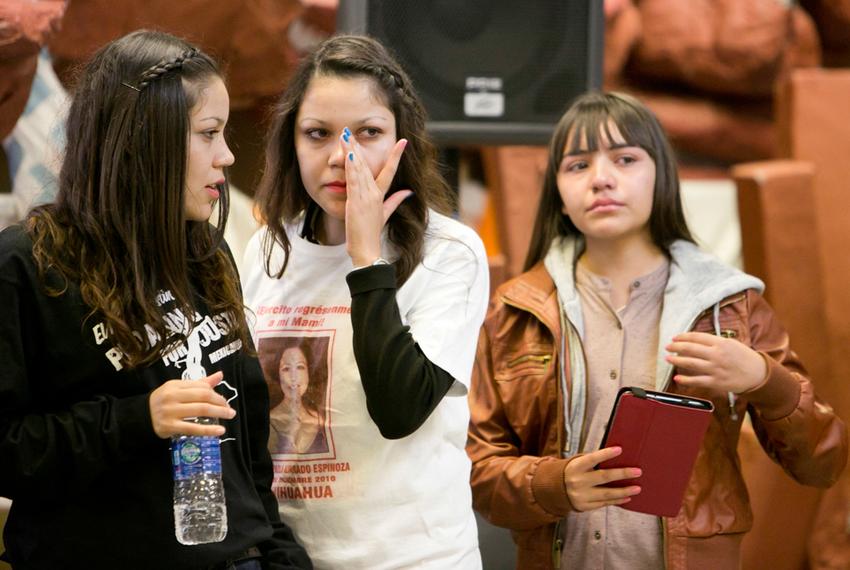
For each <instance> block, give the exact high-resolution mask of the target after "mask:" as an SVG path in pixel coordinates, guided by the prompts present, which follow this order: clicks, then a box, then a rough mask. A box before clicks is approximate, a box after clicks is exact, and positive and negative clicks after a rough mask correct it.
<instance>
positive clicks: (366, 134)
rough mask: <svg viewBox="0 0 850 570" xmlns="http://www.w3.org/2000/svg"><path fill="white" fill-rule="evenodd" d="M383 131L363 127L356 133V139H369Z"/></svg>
mask: <svg viewBox="0 0 850 570" xmlns="http://www.w3.org/2000/svg"><path fill="white" fill-rule="evenodd" d="M382 132H383V131H382V130H381V129H378V128H376V127H363V128H362V129H360V130H359V131H357V138H358V139H360V138H365V139H371V138H375V137H377V136H379V135H380V134H381V133H382Z"/></svg>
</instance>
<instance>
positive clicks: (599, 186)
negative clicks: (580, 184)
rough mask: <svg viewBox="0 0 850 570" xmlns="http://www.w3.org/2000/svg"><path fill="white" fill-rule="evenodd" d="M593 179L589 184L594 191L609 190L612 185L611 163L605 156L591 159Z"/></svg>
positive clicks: (613, 182) (613, 181) (613, 183)
mask: <svg viewBox="0 0 850 570" xmlns="http://www.w3.org/2000/svg"><path fill="white" fill-rule="evenodd" d="M592 173H593V179H592V180H591V185H592V187H593V190H594V192H600V191H602V190H609V189H611V188H613V187H614V185H615V180H614V173H613V164H611V161H610V160H608V158H607V157H604V156H602V157H598V158H597V159H596V160H594V161H593V170H592Z"/></svg>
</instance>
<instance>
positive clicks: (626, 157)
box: [617, 154, 637, 166]
mask: <svg viewBox="0 0 850 570" xmlns="http://www.w3.org/2000/svg"><path fill="white" fill-rule="evenodd" d="M635 162H637V157H635V156H632V155H630V154H623V155H620V156H618V157H617V163H618V164H622V165H624V166H628V165H629V164H632V163H635Z"/></svg>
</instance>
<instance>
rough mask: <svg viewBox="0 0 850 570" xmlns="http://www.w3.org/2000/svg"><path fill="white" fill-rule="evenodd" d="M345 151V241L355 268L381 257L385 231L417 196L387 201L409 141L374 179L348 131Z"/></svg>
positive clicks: (401, 192)
mask: <svg viewBox="0 0 850 570" xmlns="http://www.w3.org/2000/svg"><path fill="white" fill-rule="evenodd" d="M341 140H342V147H343V149H344V150H345V184H346V191H347V193H348V195H347V199H346V203H345V238H346V239H345V241H346V249H347V251H348V255H349V256H350V257H351V261H352V262H353V263H354V266H355V267H362V266H365V265H369V264H370V263H372V262H373V261H375V260H376V259H377V258H379V257H381V231H382V230H383V228H384V224H386V222H387V220H388V219H389V218H390V216H391V215H392V213H393V212H395V210H396V208H398V206H399V204H401V203H402V202H403V201H404V200H405V198H407V197H408V196H410V195H411V194H413V192H412V191H410V190H399V191H397V192H395V193H393V194H392V195H391V196H390V197H388V198H386V199H384V197H385V196H386V194H387V191H388V190H389V189H390V184H392V181H393V177H395V173H396V171H397V170H398V164H399V161H400V160H401V155H402V153H403V152H404V148H405V146H407V140H405V139H401V140H399V141H398V142H396V144H395V146H393V148H392V150H391V151H390V153H389V156H387V160H386V162H385V163H384V166H383V168H381V171H380V172H379V173H378V175H377V176H373V175H372V172H371V170H370V169H369V165H368V164H366V162H365V161H364V160H363V158H362V153H361V150H362V149H361V147H360V145H359V144H358V143H357V140H356V139H355V138H354V137H353V136H352V135H351V133H350V131H348V129H346V130H345V131H343V134H342V136H341Z"/></svg>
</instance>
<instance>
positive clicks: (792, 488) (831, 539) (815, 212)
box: [732, 69, 850, 569]
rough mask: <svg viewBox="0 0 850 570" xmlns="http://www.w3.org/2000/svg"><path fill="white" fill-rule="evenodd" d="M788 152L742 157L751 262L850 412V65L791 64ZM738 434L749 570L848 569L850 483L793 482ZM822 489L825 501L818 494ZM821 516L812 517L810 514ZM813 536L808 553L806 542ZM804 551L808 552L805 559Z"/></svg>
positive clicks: (781, 101)
mask: <svg viewBox="0 0 850 570" xmlns="http://www.w3.org/2000/svg"><path fill="white" fill-rule="evenodd" d="M776 101H777V121H776V124H777V134H778V140H779V144H780V152H781V154H782V156H784V157H786V159H790V160H773V161H766V162H762V163H753V164H746V165H739V166H737V167H735V168H734V169H733V171H732V173H733V176H734V177H735V180H736V182H737V185H738V190H739V208H740V217H741V231H742V243H743V248H744V265H745V269H747V270H748V271H750V272H752V273H755V274H756V275H759V276H760V277H762V278H763V279H764V280H765V282H766V284H767V299H768V301H769V302H771V303H772V304H773V305H774V307H775V308H776V311H777V313H778V315H779V317H780V319H781V320H782V321H783V323H784V324H785V325H786V327H787V328H788V330H789V332H790V334H791V337H792V340H793V343H794V346H795V347H796V349H797V351H798V352H799V354H800V356H801V357H802V358H803V361H804V362H805V363H806V365H807V367H808V369H809V371H810V372H811V376H812V379H813V381H814V383H815V386H816V389H817V391H818V394H819V395H820V396H821V397H822V398H823V399H825V400H826V401H827V402H828V403H829V404H831V405H832V406H833V407H834V408H835V409H836V410H837V412H838V413H839V415H840V416H841V417H842V418H843V419H845V421H846V420H847V419H848V418H850V390H848V388H847V386H846V380H845V379H846V378H847V377H848V372H850V360H848V358H847V356H846V352H847V349H848V347H850V295H848V294H847V291H848V289H850V251H848V248H850V192H848V190H850V105H848V101H850V70H848V69H802V70H797V71H794V72H793V73H792V74H790V75H789V77H788V78H787V80H786V81H784V82H782V83H781V84H780V87H779V89H778V91H777V97H776ZM752 444H753V441H752V435H751V434H750V435H748V434H746V433H745V434H742V440H741V446H740V450H741V455H742V464H743V467H744V470H745V471H746V473H747V480H748V482H749V487H750V491H751V493H752V495H753V506H754V510H755V516H756V523H755V527H754V529H753V532H752V533H751V534H750V535H749V536H748V537H747V539H745V542H744V549H745V552H744V561H745V568H789V569H801V568H812V569H825V568H847V567H850V535H848V533H847V517H848V506H850V505H848V494H850V493H848V487H850V481H848V476H847V471H845V474H844V477H843V478H842V481H841V482H840V483H839V484H838V485H836V486H835V487H833V488H832V489H830V490H829V491H826V492H825V493H819V492H818V490H816V489H807V488H803V487H801V486H799V485H796V484H794V483H793V482H792V481H791V480H790V479H789V478H788V477H787V476H784V475H781V474H780V472H779V471H778V469H777V468H775V467H774V466H773V465H770V464H769V463H768V462H767V459H766V457H765V456H764V455H763V454H760V453H757V452H756V451H755V450H754V448H753V445H752ZM820 495H822V499H821V500H820V503H819V506H818V497H819V496H820ZM813 515H814V516H813ZM806 540H809V548H808V556H806V555H805V554H804V553H805V549H804V548H802V546H803V544H804V542H805V541H806ZM807 558H808V560H807Z"/></svg>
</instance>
